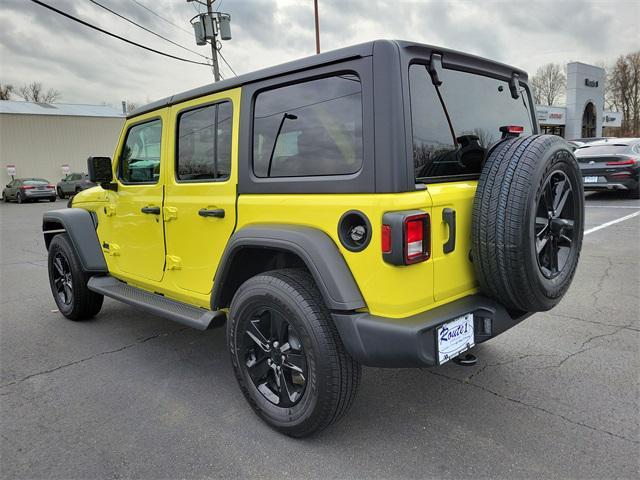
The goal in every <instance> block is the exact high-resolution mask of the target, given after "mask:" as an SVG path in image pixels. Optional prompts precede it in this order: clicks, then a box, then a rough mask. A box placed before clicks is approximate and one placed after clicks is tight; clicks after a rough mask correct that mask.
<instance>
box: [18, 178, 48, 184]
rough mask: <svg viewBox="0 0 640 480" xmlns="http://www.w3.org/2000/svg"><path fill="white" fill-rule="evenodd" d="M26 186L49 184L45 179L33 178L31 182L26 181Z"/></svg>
mask: <svg viewBox="0 0 640 480" xmlns="http://www.w3.org/2000/svg"><path fill="white" fill-rule="evenodd" d="M22 183H24V184H25V185H45V184H48V183H49V182H48V181H46V180H45V179H44V178H32V179H31V180H25V181H24V182H22Z"/></svg>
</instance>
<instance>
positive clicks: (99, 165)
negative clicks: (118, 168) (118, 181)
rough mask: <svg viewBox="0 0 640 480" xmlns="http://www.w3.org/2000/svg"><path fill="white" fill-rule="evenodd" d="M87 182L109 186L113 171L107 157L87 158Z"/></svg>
mask: <svg viewBox="0 0 640 480" xmlns="http://www.w3.org/2000/svg"><path fill="white" fill-rule="evenodd" d="M87 169H88V170H89V180H91V181H92V182H94V183H98V184H100V185H102V184H109V183H111V182H112V181H113V170H112V168H111V159H110V158H109V157H89V158H88V159H87Z"/></svg>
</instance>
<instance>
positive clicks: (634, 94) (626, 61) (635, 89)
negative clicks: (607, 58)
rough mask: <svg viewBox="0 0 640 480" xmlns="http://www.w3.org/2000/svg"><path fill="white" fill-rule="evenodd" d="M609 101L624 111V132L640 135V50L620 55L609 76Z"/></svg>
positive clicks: (625, 133)
mask: <svg viewBox="0 0 640 480" xmlns="http://www.w3.org/2000/svg"><path fill="white" fill-rule="evenodd" d="M607 81H608V86H607V92H608V97H609V98H608V103H609V104H610V105H611V106H612V107H613V108H615V109H616V110H618V111H619V112H622V116H623V119H622V132H621V133H622V134H623V135H630V136H634V137H636V136H640V50H637V51H635V52H632V53H628V54H627V55H620V56H619V57H618V59H617V60H616V63H615V64H614V66H613V68H612V69H611V73H610V74H609V76H608V78H607Z"/></svg>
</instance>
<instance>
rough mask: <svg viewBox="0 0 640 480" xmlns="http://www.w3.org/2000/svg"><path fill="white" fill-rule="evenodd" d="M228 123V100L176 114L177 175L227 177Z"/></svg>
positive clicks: (229, 170)
mask: <svg viewBox="0 0 640 480" xmlns="http://www.w3.org/2000/svg"><path fill="white" fill-rule="evenodd" d="M231 125H232V106H231V102H223V103H218V104H215V105H208V106H206V107H202V108H198V109H196V110H190V111H188V112H185V113H183V114H181V115H180V117H179V118H178V138H177V158H176V178H177V179H178V180H226V179H227V178H229V175H230V174H231V133H232V132H231Z"/></svg>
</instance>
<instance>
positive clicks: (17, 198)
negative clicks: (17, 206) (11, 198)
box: [16, 192, 24, 203]
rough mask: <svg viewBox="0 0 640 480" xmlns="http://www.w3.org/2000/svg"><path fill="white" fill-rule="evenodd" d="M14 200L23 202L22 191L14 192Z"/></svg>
mask: <svg viewBox="0 0 640 480" xmlns="http://www.w3.org/2000/svg"><path fill="white" fill-rule="evenodd" d="M16 201H17V202H18V203H23V202H24V198H23V197H22V193H20V192H18V193H17V194H16Z"/></svg>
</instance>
